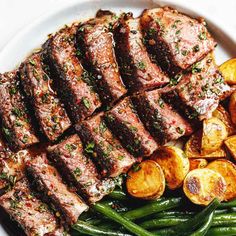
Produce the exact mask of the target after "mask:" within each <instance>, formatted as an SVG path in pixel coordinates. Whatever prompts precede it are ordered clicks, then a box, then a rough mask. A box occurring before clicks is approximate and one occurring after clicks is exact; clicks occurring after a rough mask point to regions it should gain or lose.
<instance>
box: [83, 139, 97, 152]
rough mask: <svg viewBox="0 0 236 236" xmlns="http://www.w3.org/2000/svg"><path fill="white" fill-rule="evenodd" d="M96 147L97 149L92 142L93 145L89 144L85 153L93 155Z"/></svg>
mask: <svg viewBox="0 0 236 236" xmlns="http://www.w3.org/2000/svg"><path fill="white" fill-rule="evenodd" d="M94 147H95V143H94V142H91V143H88V144H87V145H86V147H85V149H84V150H85V152H87V153H93V152H94V150H93V149H94Z"/></svg>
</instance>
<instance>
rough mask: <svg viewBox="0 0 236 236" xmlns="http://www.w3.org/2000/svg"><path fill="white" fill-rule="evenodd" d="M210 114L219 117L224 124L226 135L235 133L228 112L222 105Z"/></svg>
mask: <svg viewBox="0 0 236 236" xmlns="http://www.w3.org/2000/svg"><path fill="white" fill-rule="evenodd" d="M212 115H213V117H216V118H218V119H220V120H221V121H222V122H223V123H224V124H225V126H226V129H227V131H228V135H232V134H234V133H235V128H234V125H233V122H232V120H231V117H230V114H229V113H228V111H226V110H225V108H224V107H223V106H221V105H219V106H218V108H217V109H216V110H215V111H214V112H213V113H212Z"/></svg>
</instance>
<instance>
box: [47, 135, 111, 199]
mask: <svg viewBox="0 0 236 236" xmlns="http://www.w3.org/2000/svg"><path fill="white" fill-rule="evenodd" d="M48 153H49V155H50V158H51V159H53V161H54V163H55V165H56V166H57V167H58V168H57V169H58V170H61V172H62V174H63V176H66V178H67V180H68V181H69V182H72V183H73V184H74V185H75V186H76V189H78V191H79V192H80V193H81V194H82V195H83V197H84V198H85V199H86V200H88V202H90V203H94V202H97V201H99V200H101V199H102V198H103V197H104V196H105V195H106V194H108V193H110V192H111V191H112V190H113V189H114V182H113V180H112V179H110V178H108V179H103V180H101V176H100V174H99V173H98V170H97V168H96V166H95V165H94V164H93V162H92V161H91V159H89V158H88V157H87V155H86V154H85V153H84V151H83V146H82V142H81V140H80V138H79V136H78V135H77V134H74V135H72V136H70V137H68V138H67V139H66V140H64V141H62V142H61V143H59V144H56V145H54V146H51V147H49V148H48Z"/></svg>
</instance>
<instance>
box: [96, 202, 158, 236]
mask: <svg viewBox="0 0 236 236" xmlns="http://www.w3.org/2000/svg"><path fill="white" fill-rule="evenodd" d="M93 209H94V210H96V211H98V212H99V213H101V214H103V215H105V216H106V217H108V218H110V219H111V220H113V221H115V222H117V223H118V224H120V225H122V226H123V227H124V228H126V229H127V230H128V231H130V232H131V233H133V234H135V235H138V236H154V234H152V233H151V232H148V231H147V230H145V229H143V228H141V227H140V226H138V225H137V224H135V223H133V222H132V221H130V220H128V219H127V218H125V217H122V216H121V215H120V214H119V213H117V212H116V211H114V210H112V209H111V208H110V207H109V206H106V205H104V204H102V203H96V204H94V205H93Z"/></svg>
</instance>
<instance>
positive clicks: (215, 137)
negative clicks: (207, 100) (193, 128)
mask: <svg viewBox="0 0 236 236" xmlns="http://www.w3.org/2000/svg"><path fill="white" fill-rule="evenodd" d="M227 136H228V132H227V129H226V126H225V124H224V123H223V122H222V121H221V120H220V119H218V118H216V117H212V118H210V119H206V120H204V121H203V131H202V141H201V154H203V155H204V154H209V153H212V152H214V151H216V150H218V149H219V148H220V147H221V145H222V143H223V141H224V139H226V138H227Z"/></svg>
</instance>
